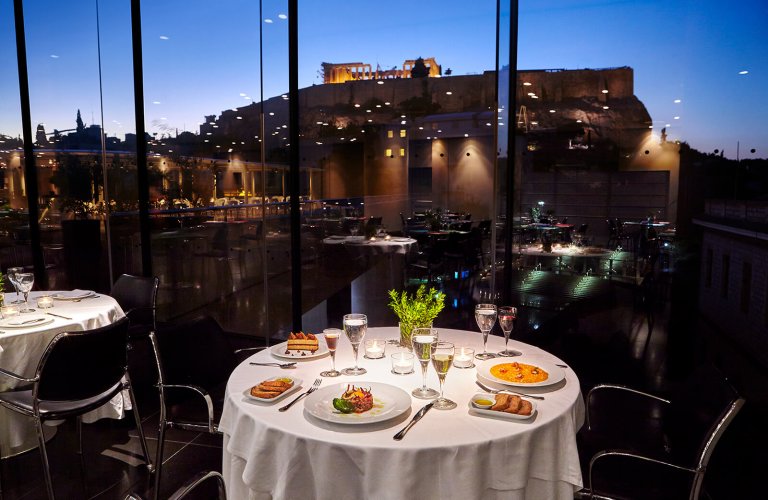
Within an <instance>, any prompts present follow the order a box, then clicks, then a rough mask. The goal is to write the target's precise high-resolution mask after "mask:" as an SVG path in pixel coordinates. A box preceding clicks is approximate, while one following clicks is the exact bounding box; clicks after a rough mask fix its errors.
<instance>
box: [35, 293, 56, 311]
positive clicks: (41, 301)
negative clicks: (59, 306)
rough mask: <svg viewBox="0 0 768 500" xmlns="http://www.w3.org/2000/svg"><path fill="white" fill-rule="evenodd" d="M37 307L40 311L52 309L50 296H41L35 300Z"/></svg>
mask: <svg viewBox="0 0 768 500" xmlns="http://www.w3.org/2000/svg"><path fill="white" fill-rule="evenodd" d="M37 307H39V308H40V309H48V308H49V307H53V297H51V296H50V295H41V296H40V297H38V298H37Z"/></svg>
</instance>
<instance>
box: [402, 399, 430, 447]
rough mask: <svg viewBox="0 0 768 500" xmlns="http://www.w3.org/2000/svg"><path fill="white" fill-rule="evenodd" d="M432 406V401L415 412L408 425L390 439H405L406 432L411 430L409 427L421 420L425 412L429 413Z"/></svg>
mask: <svg viewBox="0 0 768 500" xmlns="http://www.w3.org/2000/svg"><path fill="white" fill-rule="evenodd" d="M434 404H435V402H434V401H432V402H431V403H428V404H427V405H426V406H424V408H422V409H421V410H419V411H417V412H416V415H414V416H413V418H412V419H411V421H410V422H408V425H406V426H405V427H403V429H402V430H401V431H400V432H398V433H397V434H395V435H394V436H392V439H394V440H395V441H400V440H401V439H403V438H404V437H405V433H406V432H408V431H409V430H411V427H413V426H414V424H416V422H418V421H419V420H421V417H423V416H424V415H426V414H427V412H428V411H429V409H430V408H432V405H434Z"/></svg>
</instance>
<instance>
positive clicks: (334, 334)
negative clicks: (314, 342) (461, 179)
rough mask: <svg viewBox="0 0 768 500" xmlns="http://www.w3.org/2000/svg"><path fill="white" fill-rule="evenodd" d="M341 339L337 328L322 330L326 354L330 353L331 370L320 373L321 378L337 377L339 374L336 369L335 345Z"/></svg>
mask: <svg viewBox="0 0 768 500" xmlns="http://www.w3.org/2000/svg"><path fill="white" fill-rule="evenodd" d="M339 337H341V330H339V329H338V328H326V329H325V330H323V339H324V340H325V345H327V346H328V352H330V353H331V369H330V370H326V371H324V372H320V376H321V377H338V376H339V375H341V372H340V371H338V370H337V369H336V344H338V342H339Z"/></svg>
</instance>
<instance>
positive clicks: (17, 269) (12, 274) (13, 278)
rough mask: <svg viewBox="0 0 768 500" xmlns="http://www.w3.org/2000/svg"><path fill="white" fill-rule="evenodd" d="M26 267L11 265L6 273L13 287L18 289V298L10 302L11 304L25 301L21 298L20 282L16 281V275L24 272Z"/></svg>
mask: <svg viewBox="0 0 768 500" xmlns="http://www.w3.org/2000/svg"><path fill="white" fill-rule="evenodd" d="M23 272H24V268H23V267H9V268H8V272H7V273H6V274H7V275H8V281H10V282H11V285H13V289H14V290H16V300H14V301H12V302H8V303H9V304H22V303H24V301H23V300H21V299H20V298H19V284H18V282H17V281H16V275H17V274H19V273H23Z"/></svg>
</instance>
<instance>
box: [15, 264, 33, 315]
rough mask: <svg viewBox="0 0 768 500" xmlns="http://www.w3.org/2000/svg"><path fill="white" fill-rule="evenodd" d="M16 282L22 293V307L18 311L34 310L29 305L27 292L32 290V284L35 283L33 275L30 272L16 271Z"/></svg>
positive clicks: (28, 311) (27, 311)
mask: <svg viewBox="0 0 768 500" xmlns="http://www.w3.org/2000/svg"><path fill="white" fill-rule="evenodd" d="M16 282H17V283H18V285H19V290H20V291H21V293H23V294H24V308H23V309H22V310H21V311H19V312H23V313H30V312H35V310H34V309H31V308H30V307H29V292H30V291H31V290H32V285H34V284H35V275H34V274H32V273H18V274H17V275H16Z"/></svg>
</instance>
